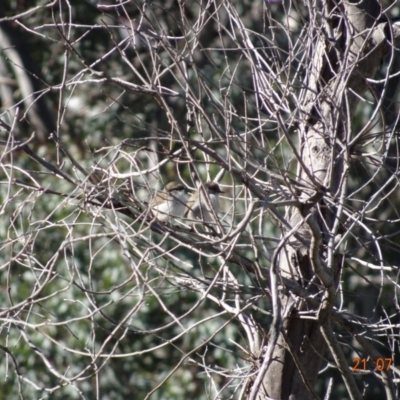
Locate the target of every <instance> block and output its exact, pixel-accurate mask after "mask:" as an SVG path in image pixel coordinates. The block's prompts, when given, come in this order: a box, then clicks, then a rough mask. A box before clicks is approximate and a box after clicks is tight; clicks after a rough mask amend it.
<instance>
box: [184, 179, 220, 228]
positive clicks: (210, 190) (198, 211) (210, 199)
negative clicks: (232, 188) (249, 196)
mask: <svg viewBox="0 0 400 400" xmlns="http://www.w3.org/2000/svg"><path fill="white" fill-rule="evenodd" d="M220 193H224V192H223V190H221V189H220V187H219V186H218V184H217V183H216V182H207V183H205V184H204V185H202V186H200V187H199V188H198V189H197V190H196V191H195V192H194V193H193V194H192V195H191V196H190V197H189V200H188V202H187V210H186V213H185V216H187V217H188V218H189V219H197V220H201V221H204V222H206V223H210V222H213V221H214V218H213V215H218V211H219V195H220ZM200 204H201V206H200ZM211 210H214V213H213V212H212V211H211Z"/></svg>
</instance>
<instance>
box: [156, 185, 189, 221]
mask: <svg viewBox="0 0 400 400" xmlns="http://www.w3.org/2000/svg"><path fill="white" fill-rule="evenodd" d="M186 201H187V198H186V194H185V186H183V185H182V184H181V183H179V182H169V183H167V184H166V185H165V187H164V189H163V190H161V191H159V192H157V194H156V195H155V196H154V198H153V199H152V201H151V203H150V208H151V210H152V212H153V215H154V216H155V217H156V218H157V219H158V220H159V221H162V222H171V220H172V219H174V218H180V217H182V216H183V214H184V213H185V211H186V209H187V208H186Z"/></svg>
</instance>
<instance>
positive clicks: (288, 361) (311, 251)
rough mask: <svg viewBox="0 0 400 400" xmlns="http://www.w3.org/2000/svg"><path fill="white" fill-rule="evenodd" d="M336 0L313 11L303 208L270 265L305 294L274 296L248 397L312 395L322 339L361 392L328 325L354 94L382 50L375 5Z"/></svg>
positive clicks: (302, 130)
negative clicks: (265, 345) (263, 353)
mask: <svg viewBox="0 0 400 400" xmlns="http://www.w3.org/2000/svg"><path fill="white" fill-rule="evenodd" d="M321 4H322V2H321ZM335 4H336V3H335ZM335 4H334V3H333V2H327V3H326V4H325V6H326V7H325V8H322V6H321V9H319V10H317V11H318V12H316V13H315V15H310V21H312V22H310V30H309V35H310V36H309V37H310V38H311V40H310V43H315V45H314V47H313V48H312V49H311V50H310V54H309V58H310V60H311V61H312V65H311V67H310V72H309V73H308V74H307V75H306V77H305V80H304V87H305V90H304V94H303V98H302V107H301V108H302V114H301V120H300V124H299V135H300V140H299V143H300V149H299V150H298V154H299V155H300V156H299V159H298V162H299V173H298V185H299V186H298V188H297V190H298V193H299V197H298V198H299V206H298V207H296V208H293V209H292V210H290V213H291V216H290V222H291V227H292V232H291V234H290V235H284V238H283V239H282V240H284V245H283V246H282V250H281V251H280V254H279V259H280V261H279V267H277V266H274V267H273V268H275V269H276V271H275V272H276V274H277V282H278V283H279V275H280V276H283V277H286V278H290V279H293V280H295V281H297V282H298V283H300V284H301V286H302V287H303V288H305V289H306V290H307V291H308V292H309V294H310V297H309V298H308V299H304V298H297V297H296V296H294V295H293V294H291V293H285V292H281V293H279V296H278V297H277V299H278V300H279V301H280V307H279V314H280V315H279V316H277V315H275V322H274V324H273V326H272V328H271V332H270V333H271V334H270V342H269V346H270V347H271V346H272V347H273V349H271V348H270V349H269V350H270V355H271V359H270V360H264V363H263V365H264V366H266V368H265V369H264V370H263V368H261V369H260V374H263V375H264V378H263V381H262V384H261V385H259V387H257V385H255V386H253V387H252V390H251V394H250V396H249V398H250V399H255V398H257V399H264V398H272V399H282V400H286V399H290V400H294V399H302V400H305V399H311V398H313V397H315V395H314V394H313V387H314V385H315V383H316V379H317V374H318V370H319V367H320V363H321V357H322V355H323V354H324V351H325V349H326V347H327V345H328V347H329V350H330V353H331V355H330V358H333V359H334V360H335V363H336V364H337V366H338V368H339V370H340V371H341V372H342V374H343V375H344V380H345V384H346V386H347V389H348V391H349V393H350V396H351V398H361V395H360V393H359V392H358V390H357V387H356V385H355V382H354V380H352V376H351V375H350V374H347V375H346V370H348V367H349V361H348V360H345V358H344V357H343V354H342V353H341V349H340V346H338V345H337V343H336V339H335V337H334V335H333V333H332V328H331V314H332V308H333V306H334V305H335V297H336V296H335V293H336V288H337V285H338V282H339V276H340V267H341V258H340V257H339V256H338V254H337V253H336V251H335V249H334V247H335V241H336V240H337V238H338V237H340V235H341V226H340V223H339V221H340V219H341V212H342V204H343V201H344V199H345V195H346V180H347V168H348V165H349V159H350V157H349V153H350V150H351V149H350V148H349V144H350V142H351V139H352V137H351V136H350V134H351V132H352V127H351V121H352V117H353V115H354V111H355V109H356V106H357V103H358V101H359V97H358V96H357V95H361V94H363V93H364V92H365V91H366V90H367V88H368V86H367V81H366V78H371V77H373V76H374V74H375V72H376V70H377V68H378V67H379V65H380V64H381V62H382V60H383V57H384V51H385V49H384V46H383V36H384V35H383V29H382V27H381V26H379V27H378V26H377V22H376V21H377V19H378V17H379V16H380V7H379V4H378V3H377V2H375V1H372V2H371V1H363V2H357V3H354V5H352V4H350V2H348V3H344V2H343V3H341V4H340V5H339V7H336V8H334V7H335ZM317 7H318V6H317ZM321 15H325V16H326V19H323V18H321V17H320V16H321ZM356 94H357V95H356ZM272 292H273V290H272ZM275 311H276V309H275ZM274 338H275V339H274ZM267 354H268V351H267ZM254 382H256V381H254ZM257 396H258V397H257Z"/></svg>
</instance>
